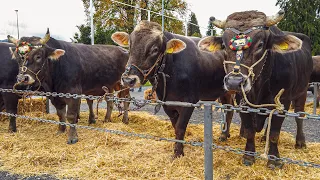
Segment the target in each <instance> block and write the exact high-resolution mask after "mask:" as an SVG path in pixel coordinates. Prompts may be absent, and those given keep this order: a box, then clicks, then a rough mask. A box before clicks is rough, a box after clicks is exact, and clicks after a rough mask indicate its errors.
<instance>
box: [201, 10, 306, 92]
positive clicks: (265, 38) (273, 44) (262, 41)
mask: <svg viewBox="0 0 320 180" xmlns="http://www.w3.org/2000/svg"><path fill="white" fill-rule="evenodd" d="M283 16H284V12H283V11H280V12H278V13H277V14H276V15H275V16H268V17H267V16H266V15H265V14H264V13H262V12H258V11H245V12H237V13H233V14H231V15H230V16H228V18H227V20H224V21H220V20H217V19H215V18H214V17H211V18H210V20H211V22H212V23H213V24H214V25H215V26H217V27H219V28H222V29H224V32H223V35H222V36H221V37H206V38H204V39H202V40H201V41H200V42H199V44H198V46H199V48H200V49H201V50H205V51H210V52H215V51H217V50H224V51H225V52H226V55H227V56H226V57H227V59H225V61H224V66H225V71H226V74H227V75H226V76H225V78H224V87H225V89H226V90H228V91H229V90H230V91H237V92H239V91H241V86H242V87H243V89H244V91H245V92H249V91H250V90H251V87H252V84H253V83H254V82H255V81H256V80H257V78H258V76H259V74H260V73H261V72H262V70H263V66H264V64H265V62H266V59H267V57H268V52H270V51H273V52H278V53H287V52H290V51H295V50H298V49H301V46H302V41H301V40H300V39H298V38H296V37H295V36H292V35H285V34H281V35H276V34H274V33H273V32H271V31H270V29H269V27H271V26H273V25H275V24H276V23H278V22H279V21H280V20H281V19H282V18H283Z"/></svg>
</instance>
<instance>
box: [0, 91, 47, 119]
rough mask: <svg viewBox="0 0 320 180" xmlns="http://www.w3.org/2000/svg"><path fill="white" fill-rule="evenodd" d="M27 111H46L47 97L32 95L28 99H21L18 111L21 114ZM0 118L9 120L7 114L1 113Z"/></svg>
mask: <svg viewBox="0 0 320 180" xmlns="http://www.w3.org/2000/svg"><path fill="white" fill-rule="evenodd" d="M26 112H42V113H46V97H32V98H26V99H19V101H18V113H17V114H20V115H23V114H25V113H26ZM0 120H2V121H6V120H8V117H7V116H4V115H0Z"/></svg>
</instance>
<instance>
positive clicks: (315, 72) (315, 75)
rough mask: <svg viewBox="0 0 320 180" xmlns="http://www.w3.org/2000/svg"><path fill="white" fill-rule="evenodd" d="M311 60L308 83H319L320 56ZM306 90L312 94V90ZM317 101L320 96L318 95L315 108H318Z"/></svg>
mask: <svg viewBox="0 0 320 180" xmlns="http://www.w3.org/2000/svg"><path fill="white" fill-rule="evenodd" d="M312 60H313V69H312V73H311V76H310V82H320V56H312ZM308 90H310V91H311V92H312V93H314V92H313V88H311V87H309V89H308ZM319 99H320V95H319V94H318V97H317V107H319Z"/></svg>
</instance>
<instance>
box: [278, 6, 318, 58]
mask: <svg viewBox="0 0 320 180" xmlns="http://www.w3.org/2000/svg"><path fill="white" fill-rule="evenodd" d="M276 5H277V6H280V8H281V9H283V10H284V11H285V13H286V14H285V17H284V19H283V20H282V21H280V23H279V24H278V27H279V28H280V29H282V30H285V31H291V32H299V33H303V34H305V35H307V36H309V37H310V39H311V42H312V54H313V55H319V54H320V0H311V1H310V0H299V1H297V0H277V3H276Z"/></svg>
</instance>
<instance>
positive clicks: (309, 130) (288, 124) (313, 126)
mask: <svg viewBox="0 0 320 180" xmlns="http://www.w3.org/2000/svg"><path fill="white" fill-rule="evenodd" d="M145 89H146V87H143V89H142V92H137V90H138V89H135V90H134V92H131V96H133V97H135V98H137V99H142V98H143V91H144V90H145ZM312 98H313V95H312V94H311V93H310V92H308V99H307V101H308V102H310V101H312ZM94 107H96V104H94ZM99 108H106V103H105V102H103V103H101V104H100V105H99ZM87 110H88V106H87V104H86V103H82V104H81V111H87ZM138 111H149V112H151V113H153V112H154V106H145V107H143V108H141V109H140V110H138ZM55 112H56V111H55V108H54V107H53V106H52V104H51V106H50V113H55ZM203 114H204V110H201V109H195V110H194V112H193V114H192V116H191V119H190V123H194V124H202V123H203V118H204V116H203ZM212 115H213V121H214V123H218V122H219V120H220V113H218V112H213V114H212ZM157 116H159V117H160V119H163V120H168V116H167V115H166V114H165V112H164V111H163V108H162V107H161V110H160V111H159V112H158V113H157ZM232 122H233V123H235V124H237V125H239V124H240V117H239V114H238V113H235V114H234V116H233V120H232ZM319 129H320V123H319V122H316V120H306V121H304V132H305V136H306V141H307V142H320V138H319V137H320V131H319ZM282 130H283V131H286V132H289V133H291V134H292V135H295V134H296V122H295V120H294V118H292V117H287V118H286V119H285V121H284V124H283V125H282ZM219 131H220V130H219ZM0 179H1V180H14V179H24V180H38V179H43V180H56V178H55V177H53V176H50V175H43V176H31V177H27V178H22V176H20V175H17V174H10V173H8V172H6V171H0Z"/></svg>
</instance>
